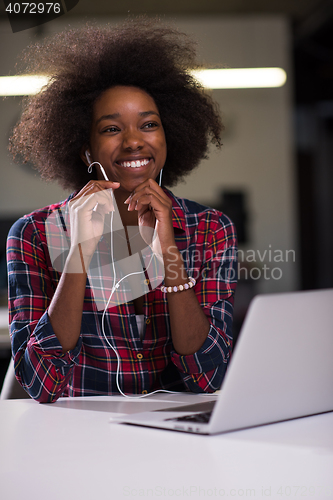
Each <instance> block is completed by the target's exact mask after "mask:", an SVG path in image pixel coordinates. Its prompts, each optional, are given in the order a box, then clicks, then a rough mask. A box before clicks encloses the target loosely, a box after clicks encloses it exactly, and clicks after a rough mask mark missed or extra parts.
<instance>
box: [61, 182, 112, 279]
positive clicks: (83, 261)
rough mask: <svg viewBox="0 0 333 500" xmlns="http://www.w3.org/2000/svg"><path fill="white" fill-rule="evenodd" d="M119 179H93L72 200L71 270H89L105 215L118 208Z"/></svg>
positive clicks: (68, 266) (69, 269)
mask: <svg viewBox="0 0 333 500" xmlns="http://www.w3.org/2000/svg"><path fill="white" fill-rule="evenodd" d="M119 186H120V184H119V182H111V181H105V180H98V181H97V180H96V181H89V182H88V184H86V185H85V186H84V187H83V188H82V189H81V191H80V192H79V193H78V194H77V195H76V196H75V197H74V198H73V199H72V200H71V201H70V203H69V217H70V233H71V246H70V252H69V256H68V259H69V262H68V263H67V272H80V273H82V272H87V269H88V267H89V264H90V260H91V258H92V256H93V254H94V252H95V250H96V247H97V244H98V242H99V240H100V238H101V236H102V234H103V229H104V219H105V215H106V214H108V213H110V212H111V211H113V210H114V204H113V199H114V198H113V196H112V191H111V190H113V189H117V188H118V187H119Z"/></svg>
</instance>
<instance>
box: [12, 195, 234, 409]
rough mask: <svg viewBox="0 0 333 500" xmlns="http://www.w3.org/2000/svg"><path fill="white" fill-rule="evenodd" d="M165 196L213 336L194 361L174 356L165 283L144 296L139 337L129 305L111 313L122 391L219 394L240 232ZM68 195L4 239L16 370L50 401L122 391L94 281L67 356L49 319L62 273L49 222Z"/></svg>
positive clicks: (209, 212) (108, 320)
mask: <svg viewBox="0 0 333 500" xmlns="http://www.w3.org/2000/svg"><path fill="white" fill-rule="evenodd" d="M165 192H166V193H167V195H168V196H169V197H170V198H171V200H172V205H173V226H174V231H175V239H176V244H177V247H178V249H179V250H180V252H181V253H182V256H183V259H184V264H185V267H186V269H187V272H188V275H189V276H192V277H194V278H195V279H196V280H197V284H196V286H195V288H194V291H195V293H196V295H197V298H198V300H199V303H200V304H201V307H202V309H203V311H204V313H205V314H206V316H207V318H208V320H209V322H210V330H209V333H208V336H207V339H206V340H205V342H204V344H203V345H202V347H201V348H200V349H199V351H198V352H196V353H194V354H192V355H179V354H177V352H175V350H174V348H173V345H172V337H171V332H170V321H169V314H168V305H167V299H166V295H165V294H164V293H162V292H161V290H160V286H158V287H157V288H155V289H154V290H152V291H150V292H148V293H147V294H146V295H145V297H144V318H145V329H144V335H143V338H142V339H141V338H140V336H139V332H138V328H137V323H136V316H135V311H134V305H133V301H130V302H127V303H124V304H120V305H117V306H113V307H110V308H109V309H108V310H107V312H106V315H105V332H106V335H107V337H108V340H109V342H110V343H112V345H113V346H114V347H115V348H116V349H117V351H118V353H119V356H120V359H121V363H120V372H119V381H120V387H121V389H122V391H124V392H125V393H131V394H140V393H147V392H151V391H153V390H156V389H161V388H163V389H168V390H179V391H192V392H213V391H215V390H217V389H219V387H220V386H221V383H222V380H223V377H224V374H225V371H226V368H227V364H228V361H229V359H230V355H231V350H232V315H233V298H234V292H235V288H236V281H237V246H236V235H235V229H234V226H233V224H232V223H231V221H230V220H229V219H228V218H227V217H226V216H225V215H223V214H221V213H220V212H217V211H216V210H213V209H211V208H207V207H204V206H202V205H199V204H198V203H195V202H193V201H189V200H185V199H181V198H177V197H175V196H174V195H173V194H172V193H171V192H170V191H168V190H165ZM71 197H72V195H71V196H70V197H69V198H68V199H67V200H66V201H64V202H62V203H59V204H56V205H51V206H48V207H45V208H44V209H41V210H37V211H35V212H33V213H31V214H29V215H26V216H24V217H22V218H21V219H19V220H18V221H17V222H16V223H15V224H14V225H13V227H12V228H11V230H10V233H9V236H8V243H7V260H8V277H9V320H10V325H11V340H12V352H13V357H14V363H15V372H16V377H17V379H18V380H19V382H20V383H21V384H22V386H23V387H24V388H25V390H26V391H27V392H28V393H29V394H30V396H31V397H32V398H34V399H36V400H38V401H40V402H52V401H55V400H56V399H57V398H58V397H60V396H89V395H103V394H105V395H107V394H115V393H118V389H117V386H116V369H117V359H116V356H115V354H114V352H113V351H112V350H111V349H110V347H109V346H108V344H107V342H106V341H105V338H104V337H103V335H102V333H101V329H102V326H101V321H102V314H103V311H102V310H98V308H97V307H96V304H95V302H94V295H93V293H92V289H91V287H90V285H89V280H88V281H87V287H86V293H85V299H84V310H83V316H82V325H81V334H80V337H79V340H78V342H77V345H76V347H75V348H74V349H73V350H72V351H69V352H68V353H65V354H63V353H62V347H61V345H60V343H59V341H58V339H57V337H56V335H55V334H54V332H53V330H52V326H51V323H50V321H49V317H48V306H49V304H50V301H51V299H52V297H53V294H54V292H55V289H56V287H57V284H58V281H59V278H60V274H59V272H58V271H56V270H55V269H54V268H53V266H52V262H51V259H50V255H49V252H48V246H47V238H46V234H45V220H46V218H47V217H48V215H49V214H50V213H51V212H52V211H53V210H58V209H59V208H61V207H64V206H65V205H66V204H67V203H68V201H69V200H70V199H71ZM162 284H163V283H162ZM184 293H185V292H184Z"/></svg>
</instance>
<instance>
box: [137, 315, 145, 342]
mask: <svg viewBox="0 0 333 500" xmlns="http://www.w3.org/2000/svg"><path fill="white" fill-rule="evenodd" d="M135 317H136V324H137V325H138V330H139V335H140V339H142V337H143V330H144V326H145V322H144V315H143V314H136V315H135Z"/></svg>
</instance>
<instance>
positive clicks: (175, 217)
mask: <svg viewBox="0 0 333 500" xmlns="http://www.w3.org/2000/svg"><path fill="white" fill-rule="evenodd" d="M163 190H164V192H165V194H166V195H167V196H168V197H169V198H170V200H171V202H172V224H173V227H174V228H175V229H179V230H180V231H184V232H185V228H186V224H185V212H184V209H183V207H182V205H181V203H180V201H181V200H180V199H179V198H177V197H176V196H175V195H174V194H173V193H171V191H169V190H168V189H166V188H163Z"/></svg>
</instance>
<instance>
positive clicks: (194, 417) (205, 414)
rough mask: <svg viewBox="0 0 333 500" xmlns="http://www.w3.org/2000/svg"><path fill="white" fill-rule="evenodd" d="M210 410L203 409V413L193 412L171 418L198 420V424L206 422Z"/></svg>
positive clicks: (185, 420) (182, 420)
mask: <svg viewBox="0 0 333 500" xmlns="http://www.w3.org/2000/svg"><path fill="white" fill-rule="evenodd" d="M211 414H212V411H205V412H203V413H195V414H194V415H186V416H184V417H178V418H175V419H172V420H177V421H180V422H198V423H200V424H207V423H208V422H209V419H210V417H211Z"/></svg>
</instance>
